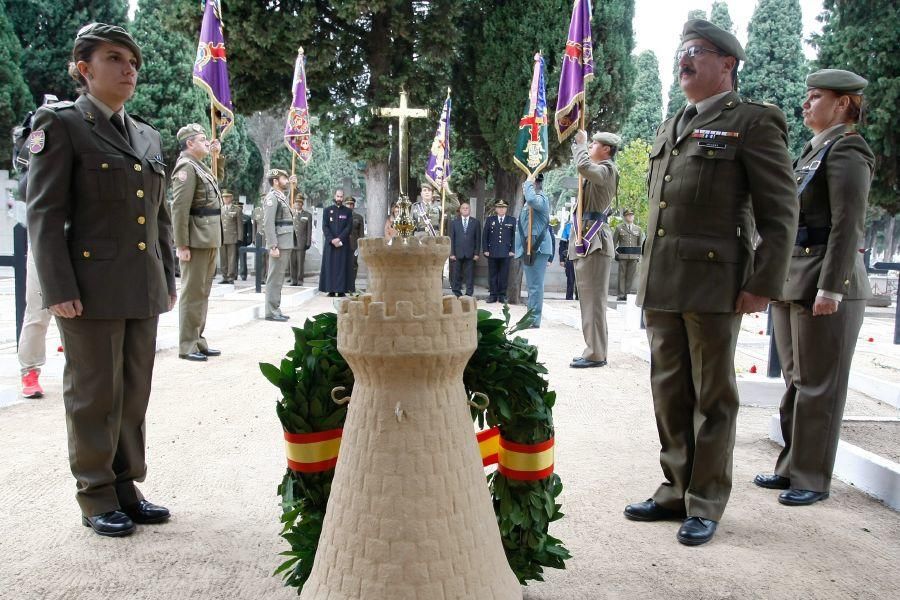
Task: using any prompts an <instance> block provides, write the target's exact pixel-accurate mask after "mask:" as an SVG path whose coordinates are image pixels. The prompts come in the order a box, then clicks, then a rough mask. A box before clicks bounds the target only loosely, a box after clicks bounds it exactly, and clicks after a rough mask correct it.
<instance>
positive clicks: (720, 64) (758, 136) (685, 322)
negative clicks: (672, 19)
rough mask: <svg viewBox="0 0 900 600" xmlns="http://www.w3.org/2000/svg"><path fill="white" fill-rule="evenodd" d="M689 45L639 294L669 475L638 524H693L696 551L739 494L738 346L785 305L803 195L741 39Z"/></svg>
mask: <svg viewBox="0 0 900 600" xmlns="http://www.w3.org/2000/svg"><path fill="white" fill-rule="evenodd" d="M681 39H682V45H681V50H680V51H679V52H678V66H679V73H678V74H679V81H680V84H681V89H682V90H684V93H685V97H686V98H687V100H688V102H689V104H688V105H687V106H685V107H684V108H682V109H681V110H680V111H678V113H677V114H676V115H675V116H674V117H673V118H671V119H669V120H668V121H666V122H665V123H663V124H662V125H661V126H660V128H659V129H658V130H657V137H656V141H655V143H654V144H653V149H652V151H651V153H650V177H649V196H650V217H649V222H648V227H647V240H646V244H645V247H644V257H643V260H642V261H641V263H642V268H641V280H640V288H639V291H638V304H640V305H641V306H642V307H643V308H644V311H645V323H646V325H647V337H648V339H649V341H650V352H651V363H650V385H651V389H652V392H653V404H654V409H655V413H656V421H657V428H658V431H659V438H660V443H661V446H662V449H661V452H660V463H661V466H662V470H663V475H664V478H665V481H664V482H663V483H662V485H660V486H659V488H658V489H657V490H656V492H655V493H654V494H653V496H652V498H651V499H649V500H647V501H645V502H639V503H635V504H629V505H628V506H627V507H626V508H625V516H626V517H628V518H629V519H632V520H636V521H657V520H664V519H678V520H682V519H683V522H682V525H681V527H680V529H679V531H678V534H677V539H678V541H679V542H681V543H682V544H685V545H689V546H696V545H699V544H703V543H706V542H708V541H709V540H710V539H712V537H713V535H714V534H715V531H716V526H717V524H718V521H719V520H720V519H721V517H722V513H723V512H724V510H725V504H726V502H727V501H728V496H729V494H730V492H731V471H732V451H733V449H734V438H735V422H736V419H737V412H738V392H737V384H736V381H735V376H734V351H735V344H736V342H737V336H738V331H739V330H740V324H741V317H742V315H744V314H748V313H753V312H759V311H762V310H765V309H766V307H767V306H768V304H769V300H770V299H771V298H777V297H780V294H781V291H782V285H783V284H784V280H785V276H786V274H787V267H788V261H789V259H790V255H791V250H792V247H793V243H794V236H795V235H796V223H797V198H796V192H797V188H796V185H795V183H794V179H793V174H792V170H791V158H790V155H789V154H788V149H787V125H786V123H785V118H784V114H783V113H782V112H781V111H780V110H779V109H778V108H776V107H774V106H771V105H768V104H761V103H756V102H749V101H744V100H741V98H740V96H738V95H737V93H735V88H736V87H737V68H738V62H739V61H741V60H744V59H745V56H744V50H743V48H742V47H741V45H740V43H739V42H738V40H737V38H735V37H734V36H733V35H732V34H730V33H728V32H727V31H724V30H722V29H720V28H718V27H716V26H715V25H713V24H712V23H709V22H707V21H703V20H691V21H688V22H687V23H685V26H684V31H683V35H682V38H681ZM754 231H758V232H759V235H760V238H761V239H762V242H761V243H760V244H759V245H758V246H757V247H754V245H753V240H752V236H753V233H754Z"/></svg>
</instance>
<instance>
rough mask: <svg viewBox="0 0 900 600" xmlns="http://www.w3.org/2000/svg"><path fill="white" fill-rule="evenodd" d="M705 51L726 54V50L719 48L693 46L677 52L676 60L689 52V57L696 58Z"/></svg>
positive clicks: (720, 54)
mask: <svg viewBox="0 0 900 600" xmlns="http://www.w3.org/2000/svg"><path fill="white" fill-rule="evenodd" d="M704 52H711V53H713V54H718V55H719V56H725V53H724V52H720V51H719V50H713V49H711V48H704V47H703V46H691V47H690V48H688V49H687V50H679V51H678V52H676V53H675V60H681V59H682V58H684V55H685V54H687V55H688V58H696V57H697V56H698V55H700V54H703V53H704Z"/></svg>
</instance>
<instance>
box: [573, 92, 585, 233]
mask: <svg viewBox="0 0 900 600" xmlns="http://www.w3.org/2000/svg"><path fill="white" fill-rule="evenodd" d="M584 96H585V98H584V105H583V106H582V107H581V130H582V131H584V135H585V136H587V130H586V129H585V114H586V113H587V90H585V92H584ZM575 215H576V227H577V230H578V242H579V245H580V243H581V239H582V235H581V233H582V229H583V224H584V219H582V216H583V215H584V179H583V178H582V177H581V173H579V174H578V206H577V207H576V209H575Z"/></svg>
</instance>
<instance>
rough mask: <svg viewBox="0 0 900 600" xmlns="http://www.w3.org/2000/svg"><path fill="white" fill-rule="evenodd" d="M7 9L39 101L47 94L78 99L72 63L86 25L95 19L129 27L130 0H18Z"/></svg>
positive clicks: (26, 77) (26, 75)
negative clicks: (74, 48)
mask: <svg viewBox="0 0 900 600" xmlns="http://www.w3.org/2000/svg"><path fill="white" fill-rule="evenodd" d="M7 10H8V12H9V17H10V19H11V20H12V22H13V27H14V29H15V32H16V35H17V36H18V38H19V43H21V44H22V50H23V52H22V63H21V66H22V74H23V75H24V77H25V81H26V82H27V83H28V86H29V88H30V90H31V95H32V98H33V99H34V102H35V104H38V103H40V101H41V99H42V97H43V95H44V94H55V95H56V96H58V97H59V99H60V100H66V99H70V100H72V99H74V98H75V82H74V81H73V80H72V79H71V78H70V77H69V74H68V65H69V61H70V60H71V56H72V43H73V42H74V41H75V34H77V33H78V30H79V29H81V27H82V26H84V25H87V24H88V23H92V22H95V21H99V22H102V23H109V24H112V25H121V26H123V27H127V26H128V2H127V0H54V1H53V2H46V1H45V0H15V1H14V2H12V3H9V4H8V5H7Z"/></svg>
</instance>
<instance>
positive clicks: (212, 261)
mask: <svg viewBox="0 0 900 600" xmlns="http://www.w3.org/2000/svg"><path fill="white" fill-rule="evenodd" d="M175 137H176V138H177V139H178V144H179V146H180V148H181V155H180V156H179V157H178V160H177V161H175V168H174V169H173V171H172V226H173V228H174V229H175V247H176V253H177V255H178V260H179V261H180V264H181V300H180V301H179V303H178V357H179V358H183V359H185V360H192V361H205V360H206V359H207V357H209V356H219V355H220V354H222V352H221V351H219V350H213V349H212V348H210V347H209V344H208V343H207V342H206V338H204V337H203V330H204V329H205V328H206V313H207V310H208V308H209V294H210V292H211V291H212V283H213V279H214V278H215V276H216V255H217V254H218V251H219V247H220V246H221V245H222V192H221V190H219V184H218V183H217V180H216V177H215V176H213V173H212V171H210V169H209V167H207V166H206V164H205V163H204V162H203V160H204V159H205V158H206V157H207V156H208V155H209V153H210V152H215V153H218V152H219V149H220V147H221V145H220V144H219V140H215V141H213V142H210V141H209V139H208V138H207V137H206V132H205V131H204V129H203V127H202V126H200V125H198V124H197V123H191V124H189V125H185V126H184V127H182V128H181V129H179V130H178V133H177V134H176V136H175ZM224 162H225V161H224V160H223V159H222V157H219V161H218V171H219V173H218V177H219V179H221V177H222V175H223V173H224V169H223V166H224Z"/></svg>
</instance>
